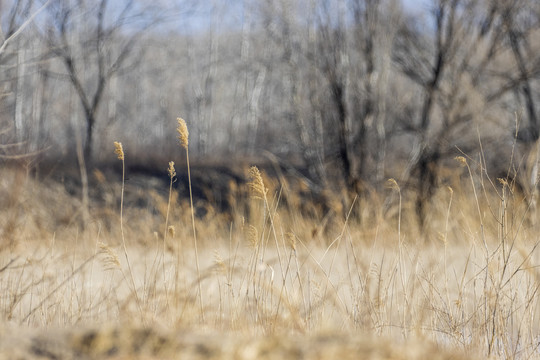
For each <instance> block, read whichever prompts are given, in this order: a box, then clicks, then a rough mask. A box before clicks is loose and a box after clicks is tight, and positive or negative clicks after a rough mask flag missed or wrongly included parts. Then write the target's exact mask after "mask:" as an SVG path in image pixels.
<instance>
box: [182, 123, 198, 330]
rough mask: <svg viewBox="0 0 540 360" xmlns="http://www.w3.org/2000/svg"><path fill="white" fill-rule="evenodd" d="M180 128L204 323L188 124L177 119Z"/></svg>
mask: <svg viewBox="0 0 540 360" xmlns="http://www.w3.org/2000/svg"><path fill="white" fill-rule="evenodd" d="M177 121H178V128H177V129H176V130H177V132H178V140H180V145H181V146H182V147H183V148H184V149H185V150H186V165H187V171H188V185H189V203H190V206H191V226H192V228H193V246H194V248H195V264H196V267H197V277H198V291H199V305H200V308H201V309H200V310H201V319H202V320H203V322H204V305H203V299H202V297H203V295H202V289H201V269H200V265H199V250H198V248H197V230H196V229H195V208H194V207H193V190H192V187H191V169H190V166H189V146H188V145H189V131H188V127H187V124H186V121H185V120H184V119H182V118H177Z"/></svg>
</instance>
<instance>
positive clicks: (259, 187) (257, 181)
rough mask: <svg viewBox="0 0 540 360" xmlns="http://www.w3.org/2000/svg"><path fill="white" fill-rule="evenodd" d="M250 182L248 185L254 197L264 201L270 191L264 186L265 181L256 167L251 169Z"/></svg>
mask: <svg viewBox="0 0 540 360" xmlns="http://www.w3.org/2000/svg"><path fill="white" fill-rule="evenodd" d="M249 177H250V181H249V183H248V186H249V189H250V191H251V194H252V195H253V196H254V197H257V198H261V199H264V198H265V197H266V192H267V191H268V189H267V188H266V187H265V186H264V181H263V179H262V176H261V172H260V171H259V169H258V168H257V167H256V166H252V167H250V168H249Z"/></svg>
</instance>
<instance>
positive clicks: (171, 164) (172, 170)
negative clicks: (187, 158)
mask: <svg viewBox="0 0 540 360" xmlns="http://www.w3.org/2000/svg"><path fill="white" fill-rule="evenodd" d="M175 176H176V170H175V168H174V161H170V162H169V177H170V178H171V180H172V179H173V178H174V177H175Z"/></svg>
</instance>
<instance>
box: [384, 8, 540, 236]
mask: <svg viewBox="0 0 540 360" xmlns="http://www.w3.org/2000/svg"><path fill="white" fill-rule="evenodd" d="M524 1H526V0H524ZM522 5H523V4H521V5H520V4H515V2H512V4H510V3H508V6H502V5H501V3H499V2H497V1H493V2H483V1H476V0H439V1H437V2H436V3H435V4H434V5H433V8H432V10H431V15H432V20H433V25H434V26H433V33H432V34H431V35H429V33H428V34H427V35H426V34H425V33H420V32H418V30H417V28H415V26H414V24H413V23H412V22H410V23H408V24H406V26H405V27H404V28H403V29H402V31H401V33H400V37H399V39H400V40H399V42H398V47H397V48H396V51H395V53H394V60H395V61H396V63H397V64H398V65H399V67H400V68H401V70H402V72H403V73H404V74H405V75H406V76H407V77H408V78H409V79H410V80H411V81H412V82H413V83H414V84H416V86H418V87H419V88H420V89H421V93H422V99H421V103H420V104H419V108H418V112H417V115H416V116H415V118H413V119H411V120H412V124H406V123H403V124H402V126H403V128H404V129H406V130H407V131H411V132H412V133H413V134H414V136H415V142H414V146H413V150H412V154H411V158H410V161H409V163H408V166H407V168H406V170H405V172H404V178H405V179H409V180H412V179H417V181H416V189H417V197H416V211H417V214H418V219H419V222H420V225H421V226H423V224H424V223H425V220H426V217H427V204H428V203H429V201H430V199H431V197H432V196H433V194H434V191H435V189H436V188H437V185H438V170H439V167H440V165H441V163H442V161H443V160H444V159H445V158H447V157H448V156H449V155H453V156H455V154H456V151H455V146H456V145H463V146H466V147H467V146H468V147H469V149H474V138H473V139H471V138H470V137H469V136H470V134H473V136H474V135H475V134H476V129H475V127H476V128H478V129H481V128H482V127H485V126H486V125H487V121H486V119H483V117H482V116H483V115H486V114H487V112H489V111H492V110H493V109H494V108H495V109H496V108H498V107H497V106H498V105H497V101H500V100H501V98H502V97H503V96H504V95H505V94H507V93H508V92H510V91H512V90H513V89H516V88H521V89H522V91H523V94H524V97H525V99H526V102H528V103H529V104H531V103H532V98H531V97H530V96H528V95H527V94H529V95H530V89H529V90H527V83H528V81H529V80H530V79H531V76H532V75H533V74H534V73H535V71H534V70H533V69H532V66H531V65H529V66H528V67H527V68H526V69H525V68H524V67H525V65H524V63H523V62H522V61H520V58H522V57H523V55H522V54H521V51H522V49H523V47H522V46H523V45H520V44H521V43H522V42H524V41H526V38H527V37H526V36H525V35H524V34H523V33H522V34H520V35H519V36H518V34H516V33H512V30H511V26H509V24H511V23H512V21H515V19H516V14H517V13H518V11H517V9H519V8H520V6H522ZM514 6H516V7H514ZM511 19H514V20H511ZM505 39H508V41H505ZM430 41H432V43H430ZM513 43H514V44H513ZM508 44H509V46H508ZM512 44H513V45H512ZM509 53H511V54H513V56H514V58H515V59H516V64H517V68H518V71H517V72H516V71H515V70H514V66H513V65H512V64H510V63H509V62H508V55H509ZM534 63H535V61H532V62H531V64H534ZM527 99H529V100H530V101H528V100H527ZM533 108H534V106H531V109H530V111H529V117H530V124H531V126H535V127H536V130H534V129H533V131H532V132H531V134H532V137H533V138H535V136H536V138H537V137H538V135H537V134H538V127H537V125H535V124H536V122H537V121H536V120H535V119H536V115H535V112H534V110H533ZM487 118H488V119H489V118H491V119H492V120H497V121H499V120H501V119H500V118H501V116H500V115H498V116H489V117H487ZM510 118H511V119H512V121H513V116H510ZM506 121H507V120H506ZM473 129H474V131H471V130H473ZM487 133H488V134H489V131H488V132H487ZM535 134H536V135H535Z"/></svg>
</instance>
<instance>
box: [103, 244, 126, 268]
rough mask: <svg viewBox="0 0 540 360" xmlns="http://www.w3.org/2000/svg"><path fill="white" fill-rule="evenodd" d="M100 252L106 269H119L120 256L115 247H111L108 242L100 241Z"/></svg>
mask: <svg viewBox="0 0 540 360" xmlns="http://www.w3.org/2000/svg"><path fill="white" fill-rule="evenodd" d="M98 246H99V253H100V254H101V255H102V256H103V258H102V259H103V265H104V267H105V270H115V269H119V268H120V267H121V266H120V260H118V256H117V255H116V253H115V252H114V250H113V249H111V248H110V247H109V246H108V245H107V244H105V243H102V242H99V243H98Z"/></svg>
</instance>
